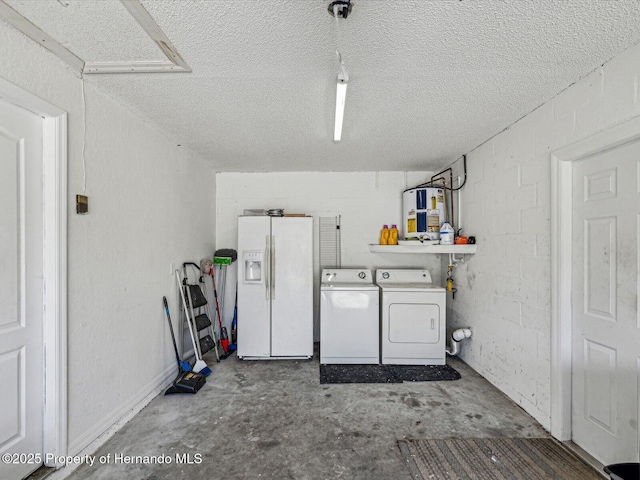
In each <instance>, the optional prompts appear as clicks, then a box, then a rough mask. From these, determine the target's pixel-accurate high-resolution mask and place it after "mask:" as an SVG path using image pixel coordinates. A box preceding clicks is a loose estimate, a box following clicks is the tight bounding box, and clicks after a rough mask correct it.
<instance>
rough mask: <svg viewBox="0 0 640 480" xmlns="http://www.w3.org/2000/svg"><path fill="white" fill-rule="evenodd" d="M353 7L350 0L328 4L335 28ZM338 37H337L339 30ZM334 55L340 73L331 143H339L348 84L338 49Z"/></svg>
mask: <svg viewBox="0 0 640 480" xmlns="http://www.w3.org/2000/svg"><path fill="white" fill-rule="evenodd" d="M352 7H353V5H352V4H351V0H346V1H345V0H339V1H335V2H331V3H330V4H329V8H328V10H329V13H330V14H331V15H333V16H334V17H335V18H336V27H339V25H338V17H342V18H345V19H346V18H347V17H348V16H349V14H350V13H351V8H352ZM337 30H338V36H339V33H340V32H339V28H337ZM338 43H339V42H338ZM336 54H337V55H338V61H339V62H340V69H341V73H339V74H338V84H337V87H336V119H335V128H334V131H333V141H334V142H339V141H340V139H341V138H342V124H343V121H344V105H345V102H346V100H347V84H348V83H349V73H348V72H347V67H346V66H345V64H344V61H343V60H342V55H341V54H340V50H339V48H338V49H336Z"/></svg>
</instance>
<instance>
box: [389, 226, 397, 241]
mask: <svg viewBox="0 0 640 480" xmlns="http://www.w3.org/2000/svg"><path fill="white" fill-rule="evenodd" d="M397 244H398V226H397V225H391V230H389V245H397Z"/></svg>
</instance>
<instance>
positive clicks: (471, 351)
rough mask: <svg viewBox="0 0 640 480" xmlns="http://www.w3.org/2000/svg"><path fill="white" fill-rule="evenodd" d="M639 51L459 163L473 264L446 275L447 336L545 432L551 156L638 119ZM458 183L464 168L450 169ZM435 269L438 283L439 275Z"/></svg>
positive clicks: (572, 88)
mask: <svg viewBox="0 0 640 480" xmlns="http://www.w3.org/2000/svg"><path fill="white" fill-rule="evenodd" d="M639 78H640V45H637V46H634V47H632V48H630V49H629V50H627V51H625V52H623V53H621V54H620V55H618V56H617V57H615V58H613V59H612V60H611V61H609V62H608V63H606V64H604V65H603V66H601V67H599V68H597V69H596V70H595V71H593V72H592V73H591V74H589V75H588V76H587V77H585V78H583V79H581V80H580V81H578V82H577V83H575V84H574V85H571V86H570V87H568V88H567V89H566V90H564V91H563V92H561V93H560V94H559V95H557V96H556V97H554V98H552V99H551V100H549V101H548V102H546V103H545V104H543V105H541V106H540V107H539V108H537V109H536V110H535V111H533V112H531V113H530V114H529V115H527V116H525V117H524V118H522V119H520V120H519V121H518V122H516V123H515V124H513V125H512V126H511V127H509V128H507V129H506V130H504V131H503V132H501V133H500V134H498V135H496V136H495V137H493V138H491V139H490V140H488V141H487V142H486V143H484V144H482V145H480V146H479V147H478V148H476V149H475V150H473V151H472V152H470V153H469V154H468V156H467V167H468V178H467V183H466V185H465V187H464V188H463V189H462V190H461V192H460V201H461V207H462V212H463V225H461V226H462V227H463V228H464V231H463V232H464V234H466V235H475V236H476V238H477V242H478V247H477V248H478V251H477V254H476V255H471V256H468V258H467V263H465V264H459V265H458V267H457V268H456V269H455V271H454V279H455V280H456V283H457V287H458V291H457V293H456V295H455V300H453V299H452V298H451V295H449V298H448V306H447V307H448V308H447V310H448V317H447V318H448V323H449V327H450V328H456V327H460V326H468V325H469V326H471V327H472V330H473V338H472V339H471V340H470V341H467V343H465V345H464V347H463V350H462V354H461V357H462V358H463V359H464V360H465V361H466V362H467V363H468V364H469V365H471V366H472V367H473V368H474V369H475V370H477V371H478V372H479V373H480V374H482V375H483V376H485V377H486V378H487V379H488V380H489V381H490V382H491V383H493V384H494V385H496V386H497V387H498V388H500V389H501V390H502V391H503V392H504V393H505V394H507V395H508V396H509V397H511V398H512V399H513V400H515V401H516V402H517V403H518V404H520V405H521V406H522V407H523V408H524V409H525V410H526V411H527V412H529V413H530V414H531V415H533V416H534V417H535V418H536V419H537V420H538V421H539V422H540V423H541V424H542V425H543V426H544V427H545V428H547V429H548V428H549V427H550V415H551V414H550V411H551V406H550V400H549V397H550V343H551V335H550V332H551V320H550V318H551V316H550V308H551V304H550V303H551V284H550V274H551V258H550V255H551V246H550V245H551V244H550V239H551V236H550V233H551V232H550V228H551V221H550V216H551V189H550V184H551V170H550V165H551V163H550V161H551V160H550V154H551V153H552V152H553V151H555V150H557V149H559V148H561V147H564V146H566V145H569V144H571V143H573V142H575V141H578V140H580V139H583V138H585V137H588V136H590V135H592V134H594V133H596V132H598V131H600V130H602V129H604V128H607V127H610V126H612V125H614V124H616V123H620V122H622V121H624V120H626V119H628V118H630V117H632V116H637V115H639V114H640V101H639V99H638V88H639V87H638V85H639ZM453 167H454V170H455V171H456V173H457V174H459V175H462V161H461V160H459V161H457V162H456V163H455V164H454V165H453ZM446 263H447V262H445V261H444V260H443V275H444V274H445V273H446V268H447V267H446Z"/></svg>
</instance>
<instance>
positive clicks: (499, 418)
mask: <svg viewBox="0 0 640 480" xmlns="http://www.w3.org/2000/svg"><path fill="white" fill-rule="evenodd" d="M208 363H209V365H211V366H212V369H213V373H212V374H211V376H209V377H208V379H207V384H206V385H205V386H204V387H203V388H202V389H201V390H200V392H198V394H196V395H170V396H167V397H165V396H159V397H157V398H155V399H154V400H153V401H152V402H151V403H150V404H149V405H148V406H147V407H145V408H144V409H143V410H142V411H141V412H140V413H139V414H138V415H136V416H135V417H134V418H133V419H132V420H131V421H130V422H129V423H128V424H126V425H125V426H124V427H123V428H122V429H121V430H120V431H119V432H117V433H116V434H115V435H114V436H113V437H112V438H111V439H110V440H109V441H108V442H107V443H105V444H104V445H103V446H102V447H101V448H100V449H99V450H98V451H97V452H96V455H98V456H100V455H108V454H111V457H112V458H114V456H115V455H116V454H123V455H127V456H134V455H149V456H155V457H159V456H161V455H168V456H170V457H171V459H172V460H173V462H172V463H171V464H170V465H159V464H156V465H141V464H134V465H126V464H122V463H121V464H114V463H113V461H111V463H110V464H108V465H98V462H97V461H96V464H95V465H94V466H93V467H89V466H87V465H84V466H82V467H80V468H79V469H78V470H76V471H75V472H74V473H73V475H72V476H70V477H69V478H70V479H73V480H79V479H108V480H111V479H114V478H127V479H129V480H134V479H154V480H159V479H171V480H178V479H190V480H191V479H207V480H210V479H211V480H213V479H269V478H277V479H296V480H304V479H309V480H311V479H313V480H315V479H318V480H325V479H350V480H352V479H353V480H359V479H362V480H365V479H367V480H370V479H374V478H377V479H407V480H409V479H410V478H411V476H410V474H409V471H408V469H407V467H406V466H405V464H404V463H403V460H402V457H401V456H400V453H399V450H398V447H397V446H396V443H395V441H396V439H400V438H404V437H410V438H447V437H539V436H547V433H546V432H545V431H544V430H543V429H542V427H541V426H540V425H539V424H538V423H537V422H536V421H535V420H534V419H533V418H532V417H530V416H529V415H528V414H526V413H525V412H524V411H523V410H522V409H521V408H520V407H518V406H517V405H516V404H514V403H513V402H512V401H510V400H509V399H508V398H507V397H506V396H504V395H503V394H502V393H501V392H500V391H498V390H497V389H496V388H494V387H493V386H492V385H490V384H489V383H488V382H487V381H486V380H484V379H483V378H482V377H481V376H480V375H478V374H477V373H475V372H474V371H473V370H472V369H471V368H470V367H468V366H467V365H466V364H465V363H463V362H462V361H461V360H459V359H449V363H450V364H451V365H452V366H453V367H454V368H455V369H457V370H458V371H459V372H460V373H461V374H462V378H461V379H460V380H457V381H449V382H421V383H403V384H368V385H364V384H342V385H320V383H319V373H318V356H317V355H316V357H315V359H314V360H311V361H263V362H255V361H254V362H246V361H240V360H238V359H237V358H236V357H235V356H234V357H230V358H228V359H226V360H223V361H222V362H221V363H219V364H215V361H214V362H211V361H208ZM176 454H179V455H182V454H191V459H192V461H196V462H197V454H200V455H201V463H199V464H198V463H193V464H176V462H175V456H176Z"/></svg>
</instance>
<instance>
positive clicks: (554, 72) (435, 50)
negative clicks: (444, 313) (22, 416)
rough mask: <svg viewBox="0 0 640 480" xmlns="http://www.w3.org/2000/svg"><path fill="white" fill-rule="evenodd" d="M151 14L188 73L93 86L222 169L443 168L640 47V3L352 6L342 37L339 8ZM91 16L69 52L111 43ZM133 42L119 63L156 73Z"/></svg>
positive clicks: (224, 7)
mask: <svg viewBox="0 0 640 480" xmlns="http://www.w3.org/2000/svg"><path fill="white" fill-rule="evenodd" d="M106 1H113V0H106ZM23 3H43V4H44V3H47V4H50V3H54V4H56V3H58V2H53V1H52V0H49V1H46V2H45V1H41V0H31V1H30V2H23ZM66 3H70V2H66ZM82 3H84V4H91V3H97V4H100V3H103V2H93V1H87V0H84V1H83V2H82ZM142 3H143V5H144V6H145V7H146V8H147V10H148V11H149V13H150V14H151V16H152V17H153V18H154V19H155V20H156V22H157V23H158V24H159V25H160V27H161V28H162V29H163V30H164V31H165V33H166V34H167V35H168V37H169V38H170V39H171V41H172V42H173V44H174V45H175V47H176V48H177V49H178V51H179V52H180V53H181V54H182V56H183V57H184V58H185V60H186V61H187V62H188V63H189V65H190V66H191V67H192V69H193V73H174V74H130V75H122V74H117V75H99V76H86V77H85V78H86V79H87V81H88V82H90V83H93V84H96V85H98V86H99V87H100V88H102V89H103V90H104V91H106V92H108V94H109V95H111V96H112V97H114V98H116V99H117V100H118V101H120V102H122V103H124V104H127V105H130V106H131V107H132V108H133V109H135V110H137V111H139V112H141V115H142V116H143V117H144V118H147V119H148V120H149V121H150V122H152V123H155V124H158V125H159V126H161V127H162V128H163V129H164V130H165V131H167V132H168V133H169V135H170V136H171V138H173V139H175V141H176V143H180V144H182V145H183V146H186V147H188V148H190V149H192V150H194V151H195V152H197V153H199V154H201V155H202V156H203V157H204V158H206V159H207V160H208V161H210V163H211V165H212V166H213V167H214V168H215V169H216V170H218V171H251V172H257V171H361V170H430V169H435V168H439V167H440V166H442V165H445V164H447V163H449V162H450V161H452V160H454V159H456V158H457V157H459V156H460V155H462V154H464V153H466V152H468V151H470V150H472V149H473V148H475V147H476V146H478V145H479V144H480V143H482V142H484V141H485V140H487V139H488V138H490V137H492V136H493V135H495V134H496V133H498V132H500V131H501V130H503V129H504V128H506V127H507V126H509V125H511V124H512V123H513V122H515V121H516V120H518V119H519V118H521V117H522V116H524V115H526V114H527V113H529V112H530V111H531V110H533V109H535V108H536V107H537V106H539V105H540V104H542V103H544V102H545V101H547V100H548V99H550V98H552V97H553V96H555V95H556V94H558V93H559V92H560V91H562V90H563V89H564V88H566V87H568V86H569V85H571V84H572V83H574V82H575V81H577V80H578V79H580V78H582V77H584V76H585V75H586V74H588V73H589V72H590V71H592V70H593V69H594V68H596V67H597V66H599V65H601V64H603V63H604V62H606V61H607V60H609V59H611V58H612V57H614V56H615V55H617V54H618V53H620V52H621V51H623V50H625V49H626V48H628V47H630V46H631V45H633V44H635V43H637V42H639V41H640V2H638V1H637V0H617V1H610V0H536V1H535V2H528V1H498V0H478V1H446V0H442V1H427V0H414V1H411V0H392V1H391V0H390V1H379V0H368V1H367V0H360V1H358V0H355V2H354V7H353V11H352V14H351V15H350V16H349V18H348V19H346V20H343V19H340V20H339V26H338V27H336V21H335V19H334V18H333V17H332V16H331V15H329V14H328V13H327V6H328V4H329V1H328V0H295V1H291V0H260V1H257V0H252V1H243V0H224V1H223V0H180V1H176V0H143V1H142ZM63 8H64V7H63ZM89 10H90V9H86V8H85V9H81V8H74V13H75V14H77V15H80V16H81V18H83V20H84V21H83V22H81V24H80V25H81V27H78V28H81V29H82V30H80V31H78V32H77V33H79V34H82V35H71V36H70V40H69V43H68V45H67V46H68V47H69V48H70V49H71V50H72V51H75V50H74V47H75V46H74V45H73V41H79V40H76V39H77V38H85V39H90V41H91V42H100V41H101V40H100V39H96V38H95V32H94V27H93V24H92V22H93V18H92V16H91V14H90V11H89ZM58 21H59V20H58V17H55V16H54V15H49V17H48V19H47V22H48V25H49V28H56V27H55V25H51V23H52V22H54V23H55V22H58ZM123 21H125V20H123V19H122V18H121V16H120V15H116V16H115V17H114V19H113V22H114V23H115V24H116V25H115V28H119V27H118V25H119V24H120V22H123ZM36 23H37V22H36ZM57 28H62V27H57ZM49 33H51V32H49ZM83 35H84V36H83ZM71 37H73V38H71ZM120 40H122V38H120ZM124 40H127V41H126V42H119V43H118V48H119V49H121V51H122V56H123V59H124V58H126V59H130V58H134V57H136V59H138V60H145V59H146V58H138V57H139V55H140V54H141V53H144V52H146V48H144V49H143V48H141V47H140V45H139V44H138V43H139V42H135V41H128V40H131V37H126V36H125V37H124ZM85 41H86V40H85ZM338 44H339V45H340V50H341V52H342V55H343V58H344V60H345V64H346V66H347V68H348V70H349V76H350V82H349V87H348V92H347V101H346V109H345V120H344V129H343V135H342V141H341V142H339V143H334V142H333V121H334V112H335V85H336V76H337V74H338V71H339V65H338V61H337V57H336V54H335V50H336V46H337V45H338ZM85 48H86V47H85ZM78 51H80V45H78ZM85 60H90V61H94V60H96V59H94V58H85Z"/></svg>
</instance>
